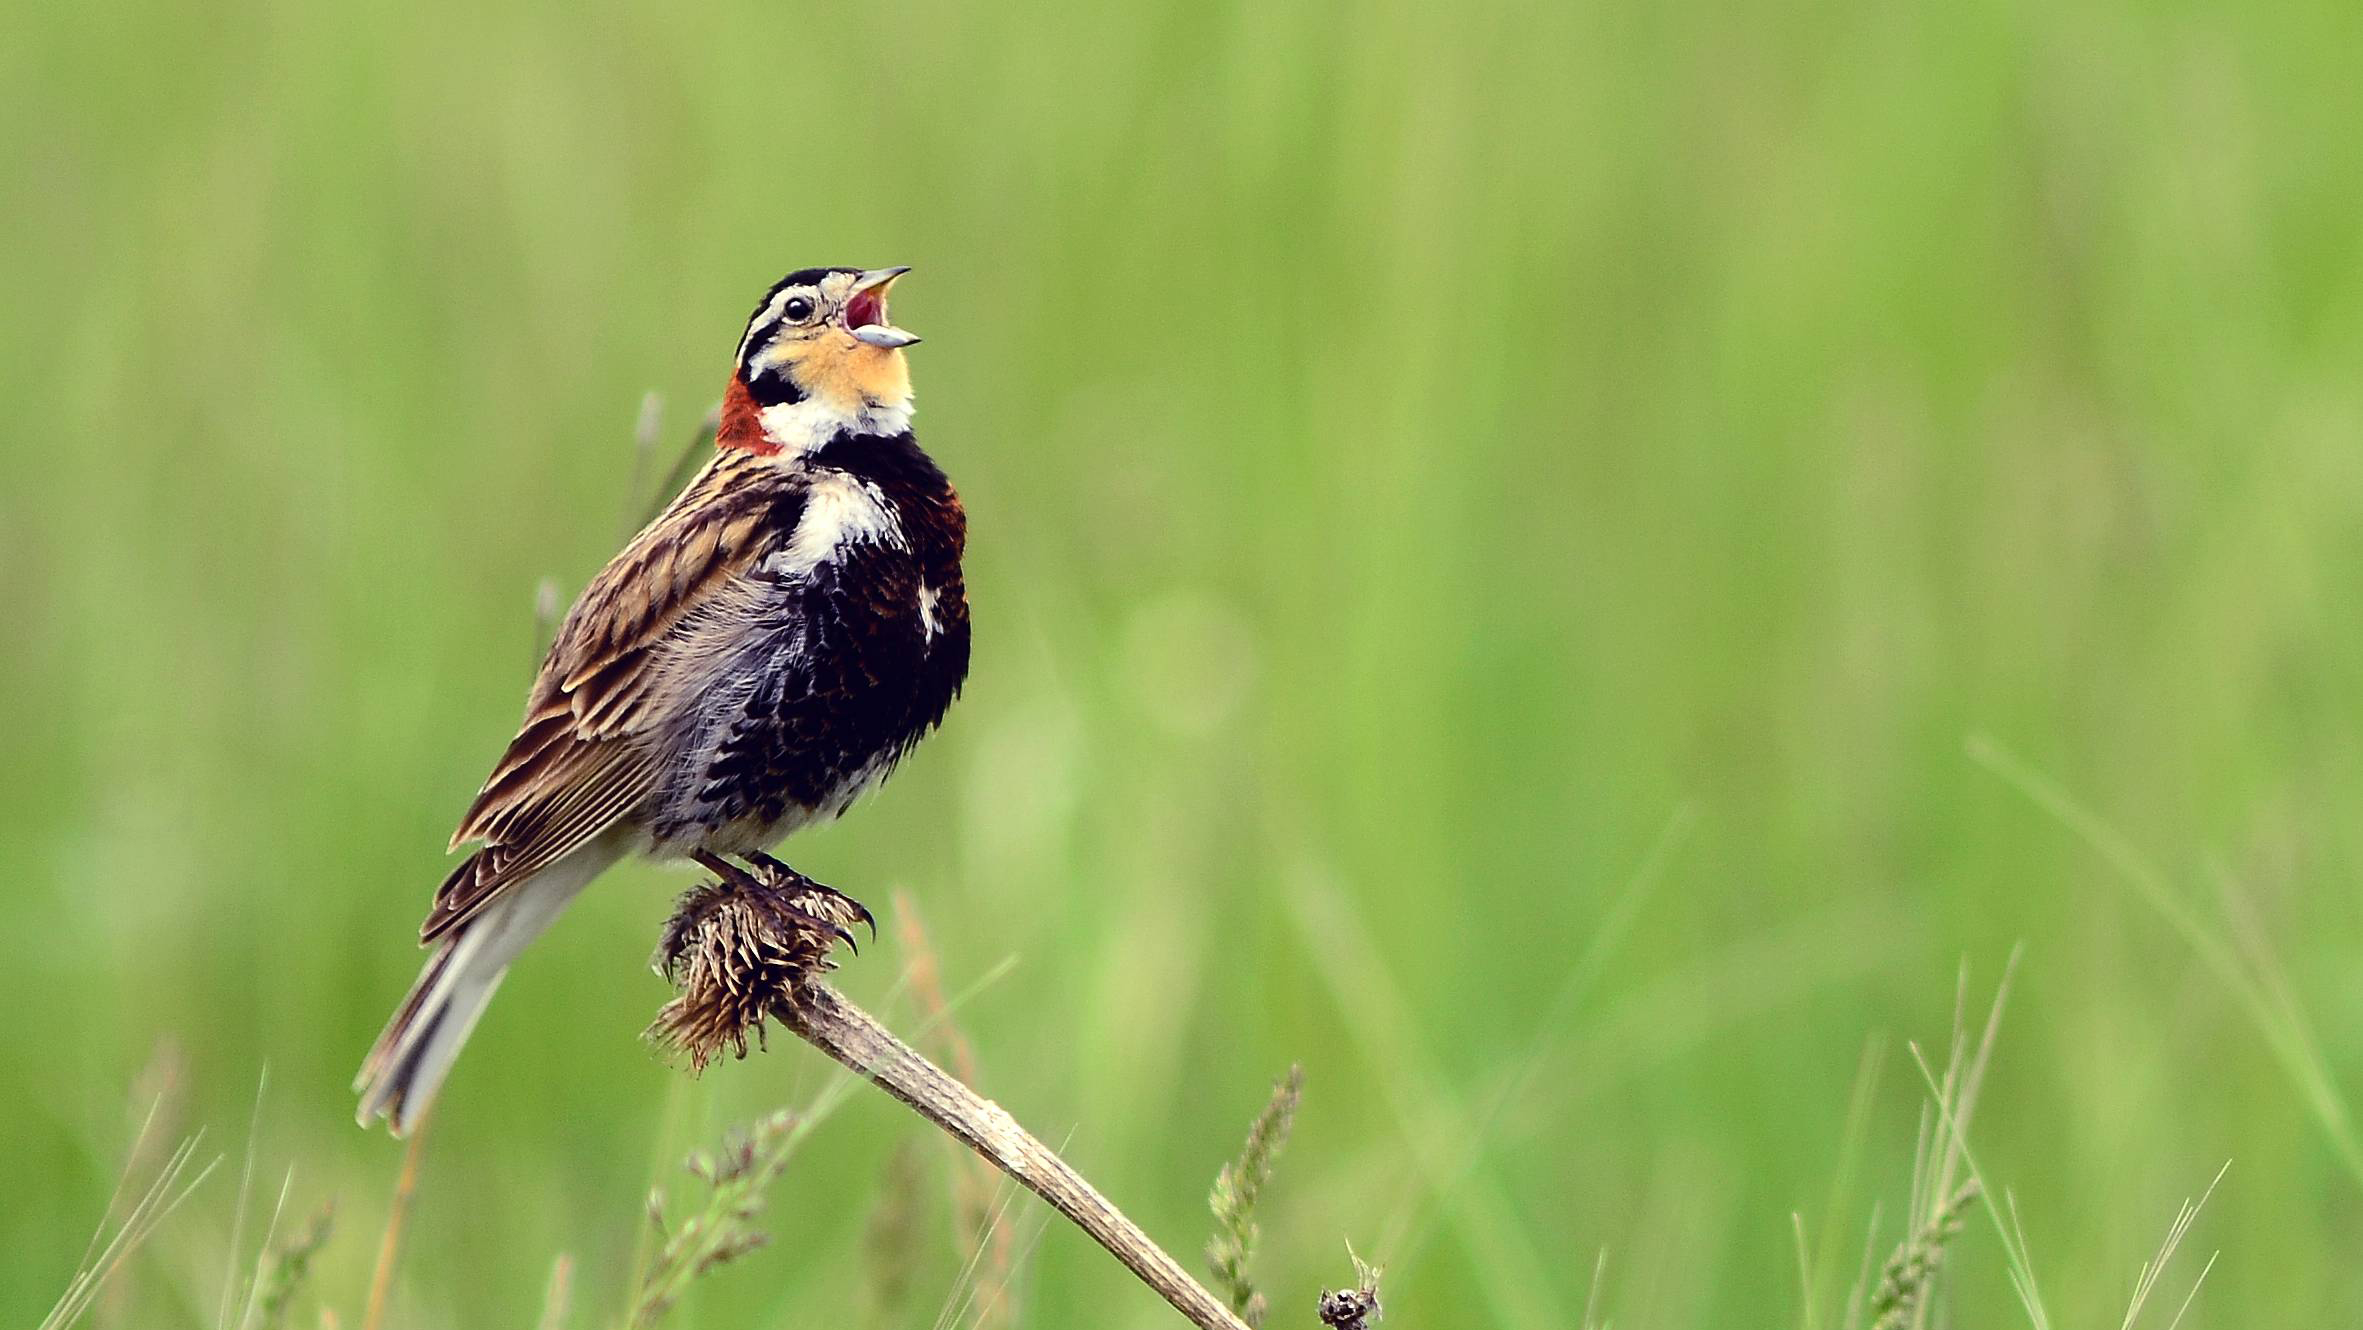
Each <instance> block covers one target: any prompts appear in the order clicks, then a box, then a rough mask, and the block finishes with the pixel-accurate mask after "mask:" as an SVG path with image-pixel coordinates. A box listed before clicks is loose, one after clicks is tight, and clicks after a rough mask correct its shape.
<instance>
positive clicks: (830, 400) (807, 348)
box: [771, 326, 911, 415]
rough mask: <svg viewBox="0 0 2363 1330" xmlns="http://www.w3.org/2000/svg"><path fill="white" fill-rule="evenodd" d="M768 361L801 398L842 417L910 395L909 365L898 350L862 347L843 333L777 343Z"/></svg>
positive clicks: (823, 331) (835, 330)
mask: <svg viewBox="0 0 2363 1330" xmlns="http://www.w3.org/2000/svg"><path fill="white" fill-rule="evenodd" d="M771 358H772V360H773V362H774V363H776V364H777V365H778V366H779V367H780V368H782V369H784V370H786V371H787V373H788V376H789V377H790V378H792V379H794V380H795V382H796V386H797V387H799V388H802V389H803V390H804V393H805V396H806V397H808V398H812V399H817V400H819V401H821V402H824V403H827V404H828V405H829V406H831V407H835V408H838V409H839V410H842V411H843V412H845V413H846V414H848V415H850V414H852V413H854V412H856V411H859V410H861V409H862V408H864V407H872V406H886V405H892V404H894V403H898V402H902V401H906V400H908V399H909V397H910V395H911V364H910V361H909V360H907V359H905V358H904V356H903V353H902V351H901V349H900V348H895V349H888V348H885V347H876V346H869V345H866V344H864V343H862V342H858V341H855V340H854V337H853V334H852V333H849V332H847V331H845V330H844V329H843V328H839V327H834V326H829V327H822V328H818V329H815V330H813V333H812V335H811V336H809V337H805V338H801V339H798V340H793V341H791V340H788V339H786V338H782V339H781V340H780V341H778V342H775V343H773V344H772V353H771Z"/></svg>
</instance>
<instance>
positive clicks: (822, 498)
mask: <svg viewBox="0 0 2363 1330" xmlns="http://www.w3.org/2000/svg"><path fill="white" fill-rule="evenodd" d="M865 544H866V545H892V546H894V547H895V548H896V549H902V548H904V547H905V546H904V542H903V528H902V523H901V522H899V521H897V520H896V519H895V516H894V510H893V509H892V508H889V507H888V506H887V505H886V498H885V496H884V495H882V494H880V493H879V492H878V487H877V486H876V485H873V484H870V483H869V482H868V481H865V480H856V479H854V478H853V477H852V476H849V475H846V474H845V473H844V472H842V471H821V472H817V473H815V474H814V476H813V478H812V487H811V488H810V489H808V490H806V491H805V492H804V514H803V516H801V517H799V518H797V519H796V534H795V535H794V536H792V537H790V538H789V540H788V543H787V545H786V547H785V548H783V549H781V550H780V551H779V552H778V553H776V554H774V555H772V556H771V557H770V558H768V559H765V560H764V561H763V570H764V571H765V572H767V573H775V574H784V575H786V576H790V577H802V576H805V575H807V574H809V573H810V572H811V571H812V570H813V569H815V568H818V567H820V566H821V565H822V564H823V563H826V562H828V561H829V560H830V559H831V558H834V557H835V556H836V553H837V551H839V550H841V549H844V548H845V547H846V546H848V545H865Z"/></svg>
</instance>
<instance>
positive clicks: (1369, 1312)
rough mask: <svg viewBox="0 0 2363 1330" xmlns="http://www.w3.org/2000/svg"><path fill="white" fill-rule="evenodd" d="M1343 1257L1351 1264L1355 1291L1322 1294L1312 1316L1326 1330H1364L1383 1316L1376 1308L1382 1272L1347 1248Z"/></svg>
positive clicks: (1332, 1290)
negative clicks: (1349, 1258) (1318, 1320)
mask: <svg viewBox="0 0 2363 1330" xmlns="http://www.w3.org/2000/svg"><path fill="white" fill-rule="evenodd" d="M1346 1255H1347V1256H1349V1257H1351V1258H1352V1259H1353V1262H1354V1284H1355V1287H1353V1288H1340V1289H1331V1290H1329V1291H1327V1292H1324V1293H1323V1294H1322V1295H1321V1303H1320V1305H1319V1307H1318V1308H1317V1309H1316V1314H1318V1315H1319V1316H1320V1318H1321V1324H1323V1325H1325V1326H1328V1327H1329V1328H1330V1330H1368V1328H1369V1327H1370V1326H1374V1325H1376V1324H1378V1321H1379V1317H1380V1316H1382V1315H1384V1313H1383V1312H1382V1311H1381V1309H1380V1308H1379V1305H1378V1278H1379V1275H1380V1274H1381V1273H1383V1272H1382V1271H1381V1270H1379V1269H1378V1268H1377V1267H1375V1266H1372V1265H1369V1264H1367V1263H1366V1262H1364V1261H1363V1259H1362V1258H1361V1257H1359V1256H1355V1255H1354V1249H1353V1248H1352V1247H1351V1246H1349V1247H1347V1248H1346Z"/></svg>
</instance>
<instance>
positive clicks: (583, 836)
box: [420, 451, 799, 942]
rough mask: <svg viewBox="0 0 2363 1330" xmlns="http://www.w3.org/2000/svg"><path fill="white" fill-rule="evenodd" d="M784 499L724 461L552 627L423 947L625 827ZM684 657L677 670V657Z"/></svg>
mask: <svg viewBox="0 0 2363 1330" xmlns="http://www.w3.org/2000/svg"><path fill="white" fill-rule="evenodd" d="M796 498H797V495H796V492H795V490H793V489H792V488H791V487H789V485H788V484H787V481H786V479H785V477H784V476H783V475H782V474H781V473H780V472H778V471H777V470H775V469H773V468H771V467H768V466H765V465H763V464H762V463H760V462H759V461H757V460H756V459H754V458H752V457H750V456H749V455H747V454H744V453H739V452H735V451H725V452H723V453H722V454H721V455H719V456H717V457H716V458H715V460H714V461H713V462H712V463H711V464H709V465H708V466H707V468H706V469H705V470H704V471H703V472H701V473H699V475H698V476H697V478H696V479H694V480H692V481H691V482H690V483H689V486H688V487H687V488H686V489H684V490H683V491H682V492H681V495H680V497H679V498H676V499H675V500H674V501H673V502H672V504H671V505H670V506H668V507H667V508H666V509H665V511H663V512H662V513H659V514H658V515H657V517H656V520H654V521H652V522H650V523H649V524H648V526H647V528H646V529H645V530H643V531H641V532H640V534H639V535H638V536H636V537H634V538H633V540H632V543H631V544H630V545H628V546H626V547H625V549H624V551H623V553H621V554H619V555H617V556H616V557H615V559H614V560H613V561H612V562H610V563H609V564H608V565H607V567H606V568H604V569H602V570H601V571H600V573H599V575H598V576H597V577H596V578H594V579H592V581H591V584H590V586H588V587H586V588H585V589H584V590H583V594H582V596H581V598H580V599H579V600H577V601H576V602H575V605H574V608H573V610H572V611H570V612H569V613H568V614H567V616H566V622H565V623H564V624H563V625H562V626H561V627H560V628H559V631H558V639H557V641H556V642H555V643H554V644H553V645H552V646H551V648H550V654H549V656H548V658H547V659H545V660H544V661H543V662H542V668H541V673H540V674H539V675H538V676H537V677H536V678H535V680H534V684H533V690H532V693H531V695H530V700H529V702H528V705H527V710H526V719H525V722H524V724H523V725H522V726H521V727H519V729H518V731H517V737H516V738H515V739H514V740H512V741H511V742H510V744H509V747H508V750H507V751H506V752H505V753H503V754H502V756H501V759H500V761H499V762H498V763H496V764H494V767H493V771H492V775H491V777H490V778H488V779H487V780H486V781H485V783H484V787H483V789H482V790H480V791H478V793H477V795H476V799H475V802H474V803H473V804H471V805H470V806H469V808H468V811H467V813H466V815H465V816H463V817H462V818H461V819H460V825H459V830H458V831H457V832H455V833H454V834H453V837H452V845H453V847H454V848H457V847H458V846H459V845H461V844H463V843H465V842H468V841H482V842H484V849H483V850H481V851H479V852H478V853H477V854H476V855H474V856H472V857H471V858H470V859H469V860H468V862H467V863H465V864H463V865H461V867H460V868H459V869H458V870H455V871H454V872H453V873H452V875H451V877H450V878H449V879H448V880H446V881H445V883H444V885H443V887H442V889H441V890H439V891H437V892H436V896H435V906H434V909H433V910H432V911H431V912H430V913H429V914H428V916H427V921H426V923H425V925H424V926H423V927H422V928H421V930H420V933H421V937H422V940H424V941H428V942H432V941H434V940H435V939H436V938H438V937H440V936H442V935H443V934H445V933H448V932H449V931H450V930H452V929H454V928H457V927H458V926H459V925H460V924H462V923H465V922H466V921H467V920H468V919H469V918H471V917H473V916H474V915H475V914H476V913H478V912H479V911H481V910H482V909H483V908H484V906H485V905H486V904H487V903H488V902H490V901H491V900H493V899H494V898H495V897H497V896H498V895H499V893H500V892H501V890H502V889H503V888H504V887H506V886H507V885H509V884H510V883H512V882H515V881H518V880H520V879H522V878H524V877H526V876H528V875H530V874H532V873H535V872H538V871H539V870H541V869H543V868H546V867H548V866H549V865H550V864H553V863H555V862H557V861H558V860H559V859H561V858H563V857H565V856H566V855H567V854H569V853H571V852H572V851H574V850H575V849H578V848H580V847H581V846H582V845H584V844H585V843H587V842H589V841H590V840H592V839H593V838H594V837H596V836H598V835H599V834H600V833H601V832H603V831H605V830H606V829H607V828H609V827H611V826H613V825H614V824H615V823H616V822H617V821H618V820H619V819H621V818H623V817H625V816H627V815H629V814H630V813H631V811H632V810H633V809H634V808H635V807H637V806H638V805H639V804H640V803H641V802H642V801H643V800H644V799H646V797H647V796H648V794H649V793H650V792H651V790H652V789H653V787H654V785H655V781H656V778H657V774H658V771H659V769H660V767H661V765H662V763H661V761H660V758H659V755H658V754H657V753H656V752H654V751H653V749H652V745H651V744H650V742H649V739H650V737H651V732H652V731H654V730H656V729H657V728H658V727H659V726H660V725H661V724H662V723H663V722H664V721H665V720H667V719H669V718H670V717H672V716H673V715H674V714H676V713H677V711H678V709H679V708H680V707H681V706H683V705H685V704H686V703H687V702H689V701H690V700H693V698H694V696H695V694H696V690H695V689H694V688H693V687H688V686H685V684H687V683H688V682H690V680H689V677H688V676H689V675H690V673H691V671H690V670H689V669H684V668H683V666H684V665H688V666H691V667H694V664H695V662H696V660H698V659H703V658H705V657H706V656H707V655H708V654H709V651H710V645H711V644H710V643H706V642H703V641H701V640H700V639H704V638H710V637H711V636H713V634H711V633H701V632H698V631H697V630H696V625H697V624H698V623H699V622H711V621H712V618H713V616H711V615H705V614H701V613H700V611H701V609H709V608H719V607H724V606H728V605H733V604H736V603H738V601H739V596H738V595H737V594H736V593H735V591H734V588H736V587H739V586H741V585H743V577H742V575H743V574H744V573H745V572H746V571H747V570H748V569H749V568H750V567H752V566H753V565H754V563H755V562H756V561H757V560H758V559H760V558H761V557H762V556H763V554H765V553H766V552H768V551H769V550H770V549H771V548H772V547H773V546H774V544H775V543H776V542H777V541H779V540H781V539H784V538H785V536H786V535H787V534H788V533H789V532H791V531H792V530H793V529H794V526H795V519H796V515H797V508H798V507H799V505H798V504H797V502H796ZM681 657H688V658H689V659H687V660H682V659H677V658H681Z"/></svg>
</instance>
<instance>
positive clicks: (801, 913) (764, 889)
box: [689, 850, 876, 952]
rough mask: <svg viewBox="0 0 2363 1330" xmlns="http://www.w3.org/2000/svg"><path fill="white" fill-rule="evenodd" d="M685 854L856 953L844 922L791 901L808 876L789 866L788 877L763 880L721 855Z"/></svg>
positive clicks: (822, 888)
mask: <svg viewBox="0 0 2363 1330" xmlns="http://www.w3.org/2000/svg"><path fill="white" fill-rule="evenodd" d="M689 857H690V858H691V859H694V860H696V861H697V862H698V864H699V865H700V866H702V867H703V868H705V869H706V870H707V871H708V872H710V873H712V874H714V876H716V877H718V878H721V879H722V880H723V881H724V882H727V883H729V884H730V885H731V886H734V887H736V888H738V889H739V890H741V891H745V892H750V893H752V894H755V895H758V896H765V897H768V898H770V900H771V902H772V904H773V905H774V906H775V907H776V908H778V909H781V910H784V911H786V912H787V913H788V914H790V915H792V916H794V917H795V918H796V919H797V920H798V921H800V922H802V923H804V924H805V925H807V926H809V927H810V928H812V929H813V930H814V931H816V932H822V933H832V934H835V935H836V938H837V940H838V941H840V942H843V943H844V944H845V945H846V946H848V947H852V948H853V949H854V950H855V951H856V952H859V951H860V950H861V948H860V947H859V946H858V945H856V944H855V942H854V940H853V934H852V933H851V932H850V931H848V930H847V929H846V927H845V925H843V924H841V923H838V922H837V921H836V920H834V919H829V918H824V917H822V916H821V915H818V914H815V913H813V912H812V911H810V910H807V909H805V908H804V907H803V906H801V905H798V904H796V903H795V898H796V897H797V896H799V895H802V894H804V890H805V888H804V886H803V885H802V883H803V882H810V879H808V878H804V877H803V875H802V874H801V873H797V872H796V871H795V870H793V869H789V870H788V873H789V879H790V880H787V881H765V880H764V879H763V878H760V877H757V876H755V875H754V874H753V873H750V872H748V871H747V870H746V869H744V868H741V867H739V866H738V865H737V864H734V863H732V862H730V861H729V860H728V859H725V858H723V857H722V856H721V855H718V854H715V853H713V852H712V851H710V850H692V851H690V854H689ZM781 867H783V868H785V867H786V865H785V864H782V865H781ZM797 879H802V882H799V881H798V880H797ZM810 884H811V885H812V886H815V887H818V886H820V884H819V883H817V882H810ZM821 891H823V892H826V893H828V894H830V895H834V894H836V893H834V892H830V891H829V889H828V888H826V887H821ZM862 913H863V914H865V915H866V914H868V913H869V912H868V911H867V910H865V911H863V912H862ZM872 928H873V929H875V928H876V925H872Z"/></svg>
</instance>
